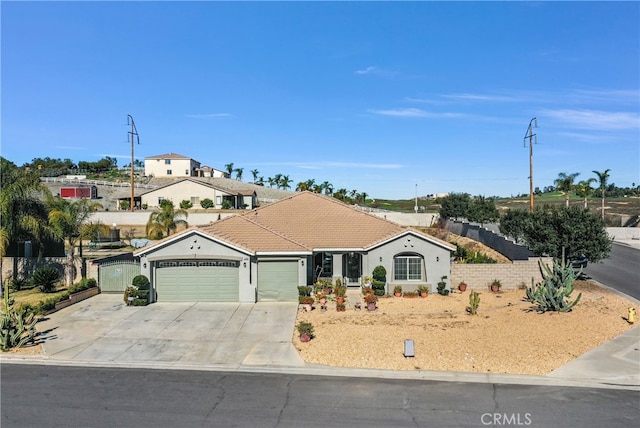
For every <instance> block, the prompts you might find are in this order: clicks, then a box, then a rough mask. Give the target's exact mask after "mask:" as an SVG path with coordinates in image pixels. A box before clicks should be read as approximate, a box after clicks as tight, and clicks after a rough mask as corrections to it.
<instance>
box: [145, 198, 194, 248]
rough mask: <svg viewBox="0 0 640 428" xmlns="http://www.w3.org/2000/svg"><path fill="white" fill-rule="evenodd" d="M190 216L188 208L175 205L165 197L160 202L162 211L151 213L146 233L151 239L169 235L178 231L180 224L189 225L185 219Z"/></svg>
mask: <svg viewBox="0 0 640 428" xmlns="http://www.w3.org/2000/svg"><path fill="white" fill-rule="evenodd" d="M188 216H189V213H187V211H186V210H183V209H178V210H176V209H175V208H174V207H173V202H171V201H170V200H168V199H163V200H162V201H161V202H160V211H154V212H152V213H151V215H149V221H147V228H146V233H147V236H148V237H150V238H151V239H158V238H162V237H164V236H165V235H166V236H169V235H171V234H172V233H173V232H175V231H176V229H177V228H178V226H184V227H189V223H187V221H186V220H185V219H186V218H187V217H188Z"/></svg>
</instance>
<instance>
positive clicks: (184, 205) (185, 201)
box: [180, 199, 193, 210]
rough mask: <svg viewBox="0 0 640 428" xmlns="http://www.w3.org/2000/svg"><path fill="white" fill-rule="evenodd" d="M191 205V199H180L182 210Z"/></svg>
mask: <svg viewBox="0 0 640 428" xmlns="http://www.w3.org/2000/svg"><path fill="white" fill-rule="evenodd" d="M192 206H193V204H192V203H191V201H188V200H187V199H184V200H182V201H180V208H182V209H183V210H188V209H189V208H191V207H192Z"/></svg>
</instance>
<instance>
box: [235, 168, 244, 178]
mask: <svg viewBox="0 0 640 428" xmlns="http://www.w3.org/2000/svg"><path fill="white" fill-rule="evenodd" d="M235 171H236V180H238V181H242V173H243V172H244V168H236V169H235Z"/></svg>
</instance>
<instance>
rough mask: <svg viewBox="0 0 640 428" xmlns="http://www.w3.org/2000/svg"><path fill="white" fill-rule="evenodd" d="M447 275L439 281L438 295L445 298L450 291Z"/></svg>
mask: <svg viewBox="0 0 640 428" xmlns="http://www.w3.org/2000/svg"><path fill="white" fill-rule="evenodd" d="M446 279H447V275H443V276H442V277H441V278H440V281H438V294H441V295H443V296H448V295H449V291H450V290H449V289H447V281H446Z"/></svg>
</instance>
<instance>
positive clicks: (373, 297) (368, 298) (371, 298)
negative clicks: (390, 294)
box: [363, 293, 378, 303]
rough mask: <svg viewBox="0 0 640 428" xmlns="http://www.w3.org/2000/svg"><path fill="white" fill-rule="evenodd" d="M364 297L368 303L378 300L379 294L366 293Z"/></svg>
mask: <svg viewBox="0 0 640 428" xmlns="http://www.w3.org/2000/svg"><path fill="white" fill-rule="evenodd" d="M363 299H364V301H365V302H367V303H375V302H377V301H378V296H376V295H375V294H374V293H367V294H365V295H364V297H363Z"/></svg>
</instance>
